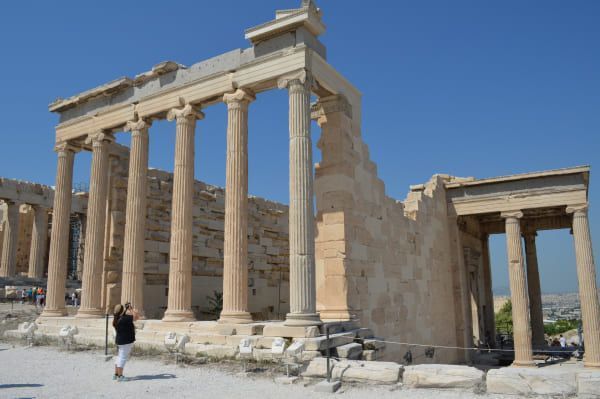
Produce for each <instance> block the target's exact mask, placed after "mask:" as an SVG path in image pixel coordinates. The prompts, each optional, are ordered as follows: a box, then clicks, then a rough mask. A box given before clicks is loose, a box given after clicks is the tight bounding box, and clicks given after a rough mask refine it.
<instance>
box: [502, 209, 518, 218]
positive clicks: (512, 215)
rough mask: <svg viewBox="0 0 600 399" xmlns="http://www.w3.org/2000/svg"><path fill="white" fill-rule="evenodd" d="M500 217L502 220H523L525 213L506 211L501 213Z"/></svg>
mask: <svg viewBox="0 0 600 399" xmlns="http://www.w3.org/2000/svg"><path fill="white" fill-rule="evenodd" d="M500 217H501V218H502V219H521V218H522V217H523V212H521V211H518V210H517V211H506V212H500Z"/></svg>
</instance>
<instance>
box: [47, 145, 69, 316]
mask: <svg viewBox="0 0 600 399" xmlns="http://www.w3.org/2000/svg"><path fill="white" fill-rule="evenodd" d="M54 150H55V151H56V152H57V154H58V165H57V167H56V187H55V189H54V205H53V207H52V229H51V230H50V256H49V258H48V290H47V293H46V306H45V307H44V311H43V312H42V316H46V317H54V316H66V315H67V309H66V308H65V284H66V280H67V258H68V257H69V227H70V218H71V200H72V187H73V161H74V159H75V152H76V151H77V149H76V148H75V147H73V146H72V145H69V144H67V143H61V144H59V145H57V146H56V147H55V149H54Z"/></svg>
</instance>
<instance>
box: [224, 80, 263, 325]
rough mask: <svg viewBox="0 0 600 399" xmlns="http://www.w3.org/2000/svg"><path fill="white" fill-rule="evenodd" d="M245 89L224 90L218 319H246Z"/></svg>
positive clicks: (247, 99) (247, 95)
mask: <svg viewBox="0 0 600 399" xmlns="http://www.w3.org/2000/svg"><path fill="white" fill-rule="evenodd" d="M253 100H254V96H253V95H252V94H251V93H250V92H248V91H245V90H241V89H238V90H236V91H235V93H232V94H225V95H224V96H223V101H224V102H225V103H226V104H227V113H228V122H227V177H226V181H227V182H226V188H225V248H224V262H223V311H222V312H221V317H220V319H219V322H221V323H249V322H251V321H252V316H251V315H250V313H249V312H248V104H249V103H250V102H251V101H253Z"/></svg>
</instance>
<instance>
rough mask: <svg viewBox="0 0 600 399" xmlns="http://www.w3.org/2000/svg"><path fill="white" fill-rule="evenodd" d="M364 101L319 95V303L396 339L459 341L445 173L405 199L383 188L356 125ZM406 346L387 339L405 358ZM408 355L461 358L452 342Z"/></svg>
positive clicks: (393, 355) (390, 354)
mask: <svg viewBox="0 0 600 399" xmlns="http://www.w3.org/2000/svg"><path fill="white" fill-rule="evenodd" d="M359 112H360V103H358V102H356V101H355V102H354V104H352V105H351V104H348V103H347V102H346V101H345V99H344V98H342V97H337V96H335V97H331V98H325V99H320V105H318V106H317V107H315V108H314V113H313V116H314V117H315V118H317V120H318V123H319V125H320V126H321V138H320V140H319V143H318V146H319V148H320V149H321V151H322V162H320V163H319V165H317V168H316V180H315V192H316V195H317V212H318V213H317V230H318V231H317V239H316V248H317V307H318V310H319V311H320V312H321V316H322V318H324V319H326V320H340V319H341V320H343V319H344V317H345V316H349V317H350V318H356V319H358V321H359V323H360V325H361V326H365V327H370V328H372V329H373V330H374V331H375V333H376V335H377V336H381V337H385V338H386V339H388V340H392V341H401V342H411V343H422V344H435V345H449V346H452V345H456V344H457V337H456V328H455V327H456V320H455V316H454V315H455V311H456V309H455V307H456V304H455V295H454V287H453V284H452V281H453V270H452V264H451V262H450V261H449V259H450V254H451V251H452V249H451V246H450V245H451V244H450V240H449V232H448V216H447V205H446V197H445V189H444V184H443V183H444V180H445V179H446V178H447V177H445V176H434V177H433V178H432V179H431V180H430V181H429V182H428V183H427V184H425V185H423V186H422V187H420V188H419V189H418V190H414V191H412V192H411V193H410V194H409V195H408V198H407V199H406V201H405V202H400V201H396V200H394V199H392V198H390V197H388V196H386V194H385V185H384V183H383V182H382V181H381V180H380V179H379V178H378V177H377V168H376V166H375V164H374V163H373V162H372V161H371V160H370V157H369V151H368V147H367V145H366V144H365V143H364V142H363V141H362V138H361V132H360V115H359ZM408 349H409V347H407V346H398V345H391V344H388V345H387V347H386V358H388V359H393V360H397V361H401V357H402V355H403V354H404V353H406V351H407V350H408ZM410 349H411V351H412V354H413V358H414V361H415V362H417V363H423V362H439V363H450V362H456V361H460V360H462V359H461V352H460V351H457V350H455V349H436V351H435V355H434V358H433V359H426V358H425V357H424V356H423V351H424V349H423V348H416V347H413V348H410Z"/></svg>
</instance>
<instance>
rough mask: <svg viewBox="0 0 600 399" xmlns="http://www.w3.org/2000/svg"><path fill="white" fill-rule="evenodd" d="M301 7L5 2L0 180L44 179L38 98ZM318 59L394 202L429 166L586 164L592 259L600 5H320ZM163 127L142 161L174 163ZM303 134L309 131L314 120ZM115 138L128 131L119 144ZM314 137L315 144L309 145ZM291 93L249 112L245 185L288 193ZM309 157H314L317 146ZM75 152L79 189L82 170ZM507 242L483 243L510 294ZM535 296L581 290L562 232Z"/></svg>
mask: <svg viewBox="0 0 600 399" xmlns="http://www.w3.org/2000/svg"><path fill="white" fill-rule="evenodd" d="M299 3H300V0H278V1H275V0H261V1H253V2H250V1H242V0H238V1H220V2H199V1H173V2H170V3H169V4H167V3H165V2H164V1H144V2H142V1H127V2H124V1H114V0H106V1H102V2H93V3H92V2H81V1H74V0H73V1H55V2H43V1H37V2H35V1H31V0H22V1H18V2H17V1H14V2H7V3H5V4H3V6H2V12H1V13H0V51H1V52H0V54H1V57H0V60H1V62H0V105H1V106H0V118H1V120H2V122H3V123H2V127H1V130H0V135H1V141H0V176H4V177H11V178H18V179H25V180H31V181H36V182H41V183H45V184H53V183H54V178H55V165H56V156H55V154H54V153H53V152H52V143H53V134H54V131H53V128H54V126H55V125H56V123H57V117H56V116H55V115H53V114H50V113H49V112H48V110H47V105H48V103H50V102H51V101H52V100H54V99H55V98H56V97H59V96H60V97H68V96H71V95H73V94H76V93H79V92H81V91H84V90H87V89H89V88H92V87H95V86H97V85H100V84H102V83H105V82H107V81H110V80H113V79H115V78H117V77H120V76H134V75H136V74H138V73H140V72H143V71H147V70H149V69H150V68H151V67H152V66H153V65H155V64H157V63H158V62H161V61H164V60H174V61H177V62H180V63H182V64H185V65H191V64H193V63H195V62H198V61H201V60H203V59H206V58H209V57H212V56H215V55H218V54H221V53H223V52H226V51H228V50H232V49H234V48H245V47H248V43H247V42H246V41H245V40H244V35H243V32H244V29H245V28H248V27H251V26H254V25H257V24H260V23H262V22H265V21H267V20H270V19H271V18H272V17H273V15H274V10H275V9H282V8H293V7H296V6H297V4H299ZM318 4H319V6H320V7H321V8H322V9H323V12H324V22H325V24H326V25H327V27H328V30H327V32H326V34H325V35H324V36H323V37H322V41H323V42H324V44H325V45H326V46H327V49H328V61H329V62H330V63H331V64H333V65H334V66H335V67H336V68H337V69H338V70H339V71H341V72H342V73H343V74H344V75H345V76H346V77H347V78H349V79H350V80H351V81H352V82H353V83H354V84H355V85H356V86H357V87H358V88H359V89H360V90H361V91H362V93H363V127H362V131H363V136H364V139H365V140H366V142H367V143H368V144H369V146H370V149H371V156H372V158H373V160H374V161H375V162H376V163H377V164H378V167H379V173H380V176H381V177H382V178H383V180H384V181H385V182H386V187H387V192H388V194H389V195H390V196H392V197H395V198H397V199H404V198H405V196H406V193H407V191H408V186H409V185H410V184H415V183H421V182H424V181H426V180H428V179H429V177H430V176H431V175H432V174H434V173H450V174H453V175H458V176H475V177H490V176H496V175H505V174H511V173H520V172H528V171H536V170H543V169H551V168H559V167H567V166H575V165H582V164H590V165H591V166H592V174H591V176H592V179H591V189H590V202H591V212H590V220H591V225H592V237H593V238H595V245H594V250H595V253H596V257H597V258H598V257H600V245H599V243H600V211H599V210H598V209H597V208H596V207H597V206H600V205H597V204H599V201H600V194H599V193H598V190H600V184H598V183H596V182H597V181H598V180H597V177H596V176H597V175H596V174H595V167H596V164H598V161H599V157H600V155H599V152H600V139H599V138H598V134H599V128H600V46H599V44H598V43H600V24H599V23H598V21H600V2H598V1H594V0H581V1H575V2H565V1H559V0H544V1H527V2H523V1H517V0H507V1H502V2H482V1H477V0H469V1H467V0H456V1H452V2H449V1H445V0H439V1H434V0H424V1H411V2H409V1H391V0H390V1H377V2H368V3H367V2H364V1H359V0H344V1H342V0H322V1H321V2H318ZM205 113H206V118H205V119H204V120H203V121H201V122H199V125H198V130H197V137H196V178H197V179H200V180H204V181H206V182H208V183H212V184H216V185H224V181H225V127H226V113H225V107H224V106H223V105H216V106H212V107H210V108H207V109H206V110H205ZM174 133H175V129H174V126H173V125H172V124H171V123H168V122H156V123H155V124H154V126H153V127H152V130H151V149H150V164H151V166H153V167H157V168H160V169H166V170H172V169H173V147H174V145H173V143H174ZM314 137H315V139H316V138H317V137H318V129H314ZM118 139H119V141H120V142H123V143H127V137H126V135H124V134H121V135H119V137H118ZM315 141H316V140H315ZM287 146H288V142H287V97H286V93H285V92H283V91H273V92H269V93H265V94H261V95H260V96H259V97H258V99H257V101H255V102H254V103H253V104H252V105H251V113H250V149H249V151H250V154H249V156H250V182H249V187H250V192H251V193H252V194H254V195H259V196H263V197H268V198H270V199H274V200H278V201H282V202H287V196H288V186H287V178H288V174H287V173H288V170H287V163H288V155H287ZM315 158H316V160H318V158H319V153H318V151H315ZM89 165H90V157H89V155H88V154H79V155H78V156H77V160H76V172H75V179H74V180H75V182H86V181H87V180H88V177H89ZM505 250H506V249H505V244H504V237H503V236H497V237H492V239H491V251H492V265H493V277H494V286H495V287H496V288H498V289H499V290H501V289H502V288H503V287H507V286H508V283H507V280H508V278H507V277H508V276H507V271H506V255H505ZM538 257H539V263H540V272H541V278H542V290H543V291H545V292H556V291H574V290H576V289H577V279H576V270H575V258H574V253H573V245H572V237H571V236H570V235H569V232H568V231H566V230H562V231H553V232H544V233H541V234H540V235H539V237H538Z"/></svg>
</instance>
